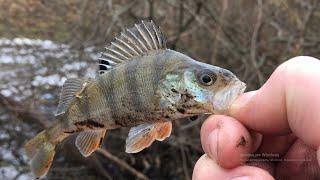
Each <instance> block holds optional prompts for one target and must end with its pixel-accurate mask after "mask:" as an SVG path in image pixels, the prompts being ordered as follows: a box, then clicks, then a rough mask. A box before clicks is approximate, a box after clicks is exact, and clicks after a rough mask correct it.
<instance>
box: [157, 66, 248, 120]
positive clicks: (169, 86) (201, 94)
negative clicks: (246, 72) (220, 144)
mask: <svg viewBox="0 0 320 180" xmlns="http://www.w3.org/2000/svg"><path fill="white" fill-rule="evenodd" d="M182 64H183V65H180V66H176V69H175V70H173V71H171V72H173V73H171V74H170V75H168V76H167V78H166V79H167V81H166V82H167V83H165V85H164V86H163V89H166V90H164V92H167V93H166V94H165V98H164V99H166V102H170V106H172V107H174V108H176V109H177V110H178V111H181V110H182V112H183V113H184V114H185V115H189V116H193V115H199V114H228V109H229V107H230V105H231V104H232V102H233V101H234V100H235V99H236V98H237V97H238V96H240V95H241V94H242V93H243V92H244V90H245V88H246V85H245V83H243V82H241V81H240V80H239V79H238V78H237V77H236V76H235V75H234V74H233V73H232V72H231V71H229V70H226V69H223V68H220V67H217V66H213V65H210V64H206V63H201V62H198V61H195V60H188V61H184V63H182Z"/></svg>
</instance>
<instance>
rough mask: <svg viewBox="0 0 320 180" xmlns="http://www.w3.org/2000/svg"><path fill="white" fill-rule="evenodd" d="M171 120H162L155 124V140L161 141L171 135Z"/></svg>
mask: <svg viewBox="0 0 320 180" xmlns="http://www.w3.org/2000/svg"><path fill="white" fill-rule="evenodd" d="M171 131H172V122H169V121H168V122H164V123H158V124H157V137H156V140H158V141H163V140H165V139H166V138H167V137H169V136H170V135H171Z"/></svg>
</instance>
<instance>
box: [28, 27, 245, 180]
mask: <svg viewBox="0 0 320 180" xmlns="http://www.w3.org/2000/svg"><path fill="white" fill-rule="evenodd" d="M105 49H106V51H105V52H103V53H102V55H101V57H100V58H99V63H100V64H99V74H100V75H99V76H98V77H97V78H95V79H89V78H82V79H68V80H67V81H66V82H65V83H64V85H63V87H62V91H61V95H60V102H59V105H58V108H57V113H56V122H55V123H54V124H53V125H52V126H51V127H49V128H48V129H46V130H44V131H42V132H40V133H39V134H38V135H37V136H36V137H34V138H33V139H31V140H30V141H28V142H27V143H26V145H25V151H26V154H27V156H28V157H29V158H30V159H31V170H32V172H33V173H34V175H35V176H37V177H43V176H45V174H46V173H47V172H48V170H49V168H50V166H51V162H52V160H53V158H54V154H55V147H56V145H57V144H58V143H60V142H61V141H62V140H63V139H64V138H66V137H68V136H69V135H71V134H73V133H79V134H78V136H77V138H76V142H75V145H76V147H77V148H78V149H79V151H80V152H81V154H82V155H84V156H86V157H87V156H89V155H90V154H91V153H93V152H94V151H95V150H96V149H97V148H99V146H100V144H101V142H102V140H103V138H104V135H105V133H106V130H108V129H115V128H119V127H131V129H130V131H129V134H128V137H127V139H126V152H128V153H136V152H139V151H141V150H143V149H144V148H146V147H148V146H150V145H151V144H152V142H153V141H155V140H158V141H162V140H164V139H165V138H167V137H168V136H170V133H171V129H172V123H171V121H173V120H178V119H185V118H188V117H193V116H196V115H200V114H226V113H227V110H228V107H229V105H230V103H231V102H232V101H233V100H234V99H235V98H237V97H238V96H239V95H240V94H241V93H243V91H244V89H245V84H244V83H243V82H241V81H240V80H239V79H238V78H237V77H236V76H235V75H234V74H232V73H231V72H230V71H228V70H226V69H222V68H220V67H216V66H212V65H209V64H205V63H201V62H198V61H195V60H193V59H192V58H190V57H188V56H186V55H184V54H181V53H179V52H176V51H173V50H170V49H167V48H166V43H165V38H164V36H163V34H162V33H161V31H160V29H159V28H158V27H156V26H155V24H154V23H153V22H152V21H151V22H142V23H140V24H138V25H135V26H134V27H132V28H130V29H126V30H125V31H123V32H122V33H121V34H120V35H119V36H117V37H116V38H115V39H114V40H113V41H112V42H111V43H110V44H109V45H108V46H106V48H105Z"/></svg>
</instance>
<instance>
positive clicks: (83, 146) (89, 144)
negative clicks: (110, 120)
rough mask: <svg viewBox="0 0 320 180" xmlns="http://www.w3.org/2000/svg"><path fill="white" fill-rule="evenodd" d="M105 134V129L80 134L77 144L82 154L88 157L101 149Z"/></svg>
mask: <svg viewBox="0 0 320 180" xmlns="http://www.w3.org/2000/svg"><path fill="white" fill-rule="evenodd" d="M105 134H106V130H105V129H103V130H89V131H83V132H81V133H79V134H78V136H77V138H76V142H75V144H76V146H77V148H78V149H79V151H80V153H81V154H82V155H83V156H84V157H88V156H90V155H91V154H92V153H93V152H94V151H96V150H97V149H98V148H99V147H100V145H101V143H102V140H103V138H104V135H105Z"/></svg>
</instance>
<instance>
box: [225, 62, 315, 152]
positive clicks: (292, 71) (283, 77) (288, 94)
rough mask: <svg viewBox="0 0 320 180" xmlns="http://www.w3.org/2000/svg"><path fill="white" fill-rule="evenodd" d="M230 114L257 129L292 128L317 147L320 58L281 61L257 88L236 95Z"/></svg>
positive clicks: (281, 130)
mask: <svg viewBox="0 0 320 180" xmlns="http://www.w3.org/2000/svg"><path fill="white" fill-rule="evenodd" d="M230 114H231V116H233V117H234V118H236V119H237V120H239V121H241V122H242V123H243V124H244V125H246V126H247V127H249V128H251V129H254V130H256V131H260V132H264V133H271V134H287V133H289V132H291V131H292V132H293V133H294V134H295V135H296V136H297V137H299V138H300V139H302V140H303V141H304V142H305V143H306V144H308V145H309V146H311V147H313V148H317V147H319V145H320V131H319V127H320V61H319V60H318V59H315V58H312V57H306V56H300V57H296V58H293V59H291V60H289V61H287V62H285V63H283V64H282V65H280V66H279V67H278V68H277V69H276V70H275V72H274V73H273V74H272V75H271V77H270V78H269V80H268V81H267V82H266V83H265V84H264V85H263V86H262V87H261V88H260V89H259V90H257V91H252V92H248V93H245V94H244V95H242V96H241V97H239V98H238V99H237V100H236V102H234V104H233V105H232V106H231V108H230Z"/></svg>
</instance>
